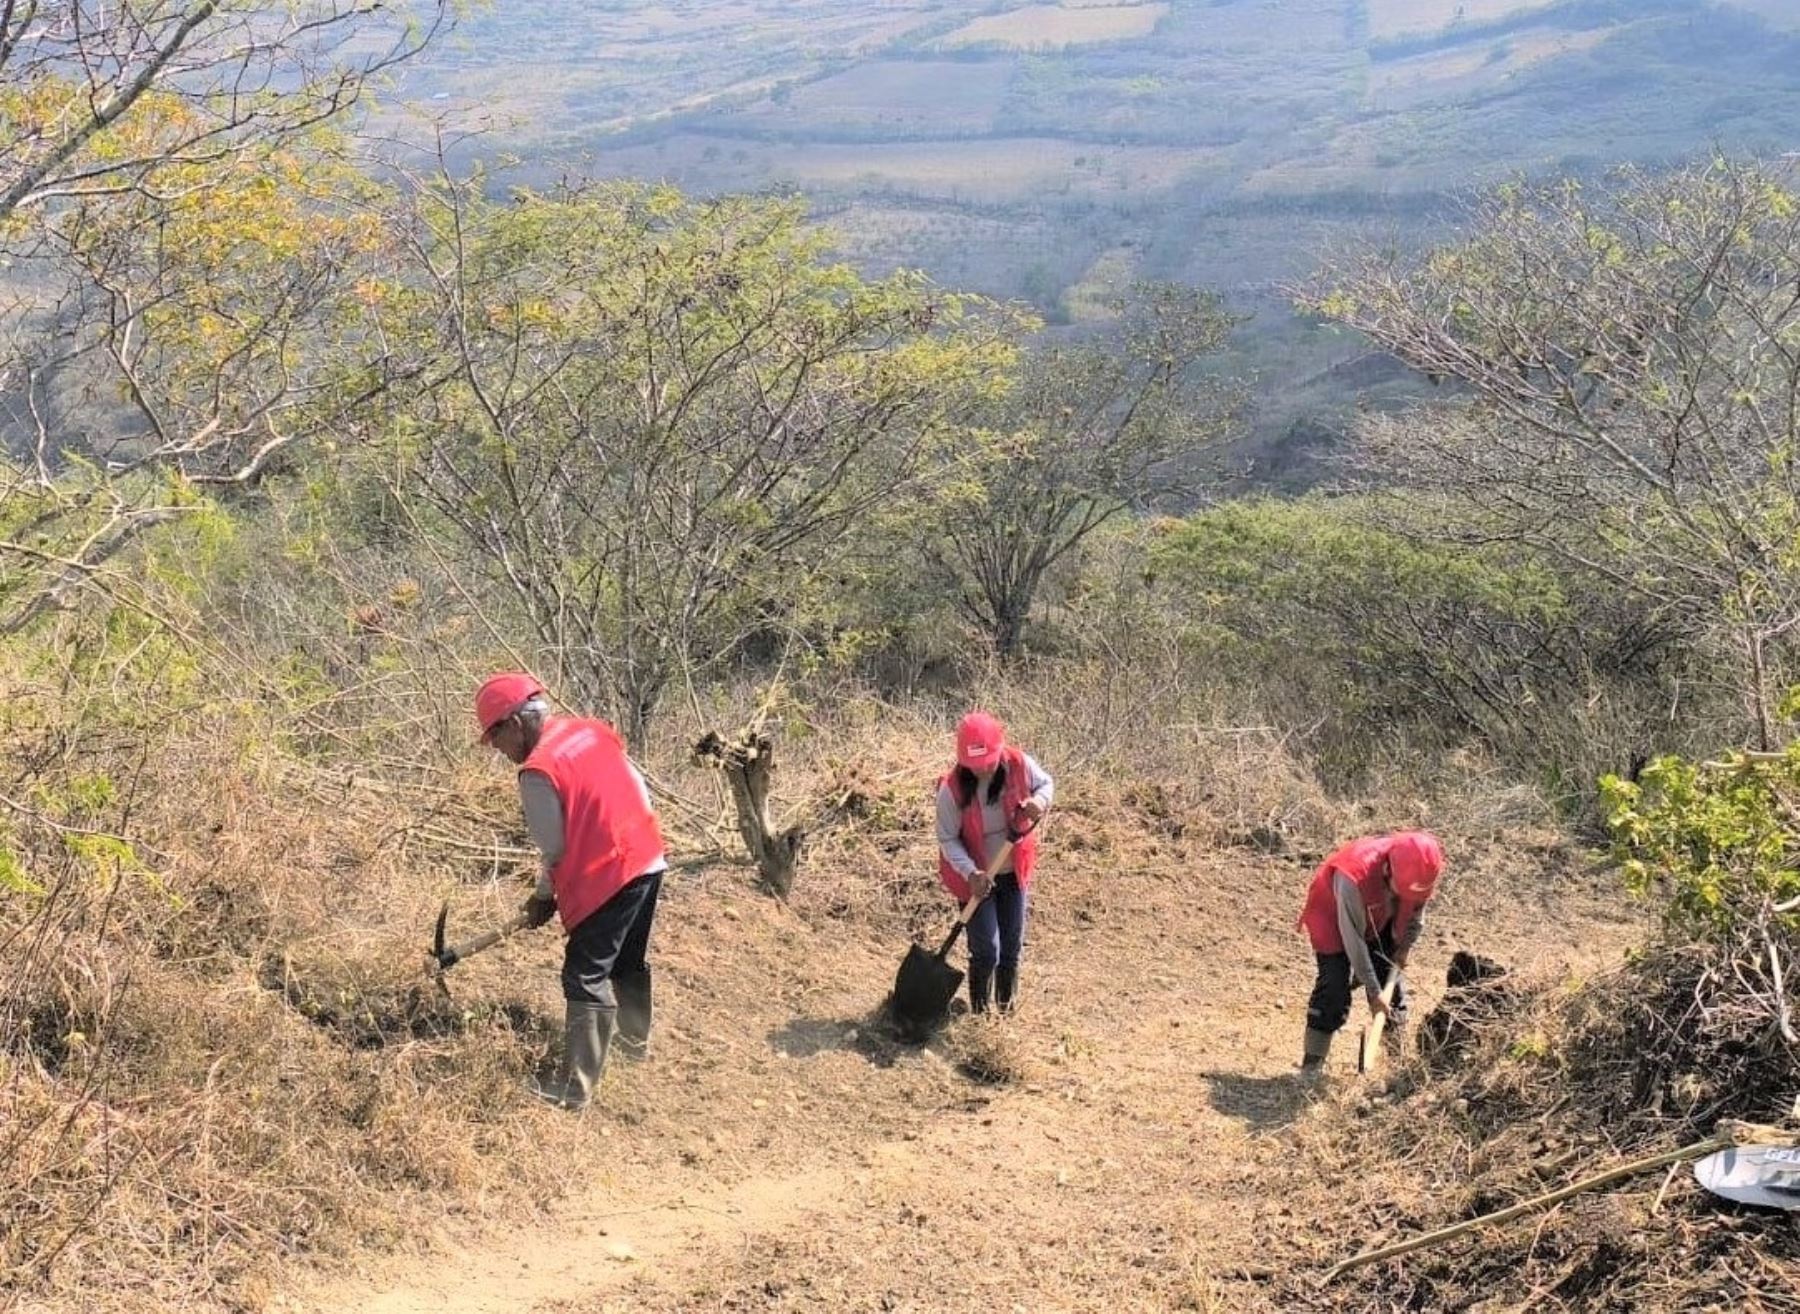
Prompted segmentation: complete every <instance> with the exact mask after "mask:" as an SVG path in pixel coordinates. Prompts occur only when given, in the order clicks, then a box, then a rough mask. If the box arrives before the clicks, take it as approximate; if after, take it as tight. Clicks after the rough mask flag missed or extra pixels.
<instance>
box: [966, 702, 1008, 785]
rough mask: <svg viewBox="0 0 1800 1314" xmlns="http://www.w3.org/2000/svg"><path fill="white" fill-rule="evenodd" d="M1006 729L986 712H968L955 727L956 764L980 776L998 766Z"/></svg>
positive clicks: (1004, 744)
mask: <svg viewBox="0 0 1800 1314" xmlns="http://www.w3.org/2000/svg"><path fill="white" fill-rule="evenodd" d="M1005 747H1006V727H1005V726H1003V725H1001V724H1000V722H999V721H998V720H997V719H995V718H994V717H992V716H990V715H989V714H988V713H986V712H970V713H969V714H968V715H967V716H965V717H963V719H962V722H961V724H959V725H958V726H957V727H956V762H957V765H958V766H962V767H967V768H968V769H969V770H970V771H973V772H975V773H976V774H978V775H979V774H980V773H981V772H984V771H992V770H993V769H994V768H995V767H997V766H999V765H1000V753H1001V750H1002V749H1004V748H1005Z"/></svg>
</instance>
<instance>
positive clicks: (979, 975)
mask: <svg viewBox="0 0 1800 1314" xmlns="http://www.w3.org/2000/svg"><path fill="white" fill-rule="evenodd" d="M993 988H994V969H993V968H991V967H977V966H975V964H973V963H970V964H969V1011H970V1012H971V1013H985V1012H987V1011H988V999H989V997H990V996H991V995H992V993H993Z"/></svg>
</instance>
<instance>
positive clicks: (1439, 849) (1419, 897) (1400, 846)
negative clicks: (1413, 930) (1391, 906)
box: [1388, 830, 1444, 903]
mask: <svg viewBox="0 0 1800 1314" xmlns="http://www.w3.org/2000/svg"><path fill="white" fill-rule="evenodd" d="M1388 865H1389V867H1390V868H1391V869H1392V871H1393V873H1394V892H1395V893H1396V894H1398V895H1399V896H1400V897H1401V898H1402V899H1404V900H1405V901H1406V902H1407V903H1425V902H1426V901H1427V900H1429V899H1430V898H1431V896H1432V894H1433V893H1435V892H1436V890H1437V883H1438V877H1439V876H1440V875H1441V874H1442V873H1443V870H1444V846H1443V845H1441V844H1439V843H1438V839H1437V836H1436V835H1433V834H1431V833H1430V832H1429V831H1423V830H1409V831H1403V832H1401V833H1400V834H1398V835H1396V836H1394V839H1393V843H1392V844H1391V845H1390V846H1389V848H1388Z"/></svg>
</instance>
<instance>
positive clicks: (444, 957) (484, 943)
mask: <svg viewBox="0 0 1800 1314" xmlns="http://www.w3.org/2000/svg"><path fill="white" fill-rule="evenodd" d="M449 916H450V905H449V904H448V903H446V904H445V905H444V906H443V908H442V909H440V910H439V912H438V917H437V932H436V933H435V934H434V935H433V936H432V937H431V957H432V961H433V963H434V964H435V966H436V969H437V974H438V976H439V977H440V978H441V977H442V976H443V974H444V973H445V972H448V971H449V970H450V969H451V968H452V967H455V966H456V965H457V964H458V963H460V962H461V961H462V960H463V959H465V958H467V957H468V956H469V955H470V954H478V953H480V952H481V951H482V950H483V949H491V948H493V947H494V946H495V945H497V944H499V943H500V942H501V941H502V940H504V939H506V937H507V936H509V935H511V934H513V932H515V931H522V930H524V929H525V927H526V925H527V918H526V916H525V914H524V913H522V912H521V913H518V914H516V915H515V916H514V917H513V918H512V919H511V920H510V921H508V922H507V923H506V924H505V925H504V926H501V927H499V928H498V929H497V930H492V931H486V932H484V933H483V934H481V935H478V936H476V937H475V938H474V939H473V940H467V941H464V942H463V943H462V944H453V945H445V943H444V922H445V921H446V920H447V919H448V918H449Z"/></svg>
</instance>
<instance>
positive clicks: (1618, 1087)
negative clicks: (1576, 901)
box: [1272, 934, 1800, 1311]
mask: <svg viewBox="0 0 1800 1314" xmlns="http://www.w3.org/2000/svg"><path fill="white" fill-rule="evenodd" d="M1781 938H1782V946H1781V947H1782V949H1784V950H1785V951H1786V953H1788V954H1791V953H1792V952H1794V950H1795V949H1796V947H1797V946H1796V945H1795V943H1794V940H1795V937H1794V936H1793V935H1792V934H1787V935H1785V936H1783V937H1781ZM1766 949H1767V945H1766V943H1752V942H1751V941H1750V940H1748V939H1746V940H1744V941H1742V942H1740V943H1738V944H1736V945H1735V946H1731V947H1727V948H1713V949H1702V948H1699V947H1696V946H1689V945H1665V946H1664V947H1661V948H1658V949H1655V950H1653V951H1652V952H1650V953H1649V954H1648V955H1646V956H1643V957H1641V958H1640V959H1639V960H1637V961H1635V962H1632V963H1630V964H1629V965H1627V966H1626V967H1624V968H1622V969H1619V970H1617V971H1616V972H1614V973H1612V974H1609V975H1607V976H1605V977H1602V978H1600V979H1598V980H1595V981H1592V982H1588V983H1585V984H1579V985H1577V986H1575V987H1573V988H1570V987H1567V986H1562V985H1546V984H1544V983H1543V982H1538V983H1537V984H1536V985H1534V986H1531V987H1529V988H1527V987H1525V986H1524V985H1521V984H1520V983H1517V982H1515V981H1513V980H1511V979H1510V978H1501V979H1500V980H1499V981H1497V982H1481V983H1478V984H1476V985H1474V986H1472V987H1466V988H1465V991H1464V992H1463V993H1464V1005H1463V1008H1462V1010H1461V1016H1460V1018H1459V1019H1458V1020H1459V1021H1460V1022H1461V1023H1462V1024H1463V1025H1464V1026H1466V1027H1468V1028H1469V1030H1468V1031H1467V1032H1466V1033H1465V1036H1466V1044H1465V1045H1464V1046H1461V1047H1457V1046H1453V1047H1451V1049H1450V1050H1449V1051H1447V1052H1445V1051H1440V1052H1439V1053H1438V1054H1437V1055H1436V1056H1435V1058H1433V1059H1432V1060H1431V1062H1430V1063H1429V1064H1415V1065H1413V1066H1412V1067H1411V1068H1409V1069H1408V1070H1407V1071H1406V1072H1405V1073H1403V1074H1402V1075H1401V1076H1400V1077H1399V1079H1398V1080H1397V1081H1396V1082H1395V1083H1394V1085H1393V1087H1392V1088H1391V1089H1390V1090H1389V1091H1388V1092H1386V1093H1385V1094H1382V1095H1377V1096H1376V1097H1375V1098H1374V1100H1373V1102H1372V1103H1371V1102H1369V1101H1367V1100H1352V1101H1348V1102H1345V1103H1343V1104H1342V1105H1340V1106H1338V1107H1336V1108H1334V1109H1332V1110H1330V1111H1328V1112H1327V1113H1326V1114H1325V1115H1324V1116H1322V1117H1321V1118H1319V1119H1317V1120H1315V1121H1313V1122H1311V1123H1309V1124H1308V1125H1307V1126H1306V1127H1305V1128H1303V1130H1302V1131H1301V1133H1300V1135H1301V1144H1302V1148H1303V1150H1304V1151H1305V1159H1304V1162H1305V1164H1306V1172H1305V1177H1304V1179H1303V1180H1302V1181H1299V1182H1296V1183H1295V1184H1294V1189H1295V1190H1296V1191H1297V1192H1301V1193H1303V1195H1304V1198H1305V1199H1306V1200H1307V1202H1308V1207H1307V1208H1306V1209H1305V1210H1304V1212H1310V1213H1316V1214H1317V1216H1318V1219H1319V1222H1318V1226H1317V1227H1316V1229H1314V1230H1313V1232H1312V1235H1313V1237H1314V1241H1313V1244H1312V1245H1311V1246H1310V1247H1309V1248H1308V1249H1307V1250H1306V1251H1305V1252H1304V1253H1302V1254H1300V1255H1298V1256H1297V1257H1296V1258H1297V1261H1298V1262H1296V1263H1294V1264H1292V1265H1291V1267H1290V1269H1289V1276H1288V1280H1286V1281H1284V1283H1283V1284H1282V1288H1281V1291H1280V1296H1281V1298H1282V1302H1283V1307H1284V1308H1293V1309H1316V1310H1326V1309H1341V1308H1344V1307H1345V1305H1344V1301H1345V1299H1346V1296H1347V1294H1350V1293H1353V1296H1354V1302H1355V1307H1356V1308H1368V1309H1451V1308H1454V1309H1471V1310H1499V1309H1515V1308H1524V1307H1526V1306H1525V1304H1524V1303H1522V1302H1529V1307H1530V1308H1533V1309H1545V1310H1558V1309H1567V1310H1577V1309H1579V1310H1598V1311H1608V1310H1618V1311H1626V1310H1654V1311H1690V1310H1691V1311H1699V1310H1719V1309H1726V1308H1732V1309H1758V1308H1768V1309H1779V1308H1788V1307H1789V1306H1790V1305H1791V1303H1792V1300H1793V1294H1794V1287H1793V1273H1794V1272H1795V1271H1796V1269H1795V1267H1794V1266H1795V1265H1796V1264H1800V1234H1796V1233H1795V1231H1794V1229H1793V1227H1792V1226H1791V1222H1790V1220H1789V1218H1788V1216H1787V1215H1783V1214H1772V1213H1768V1212H1763V1211H1756V1210H1749V1209H1742V1208H1739V1207H1736V1206H1733V1205H1730V1204H1727V1203H1725V1202H1723V1201H1720V1200H1717V1199H1715V1198H1714V1197H1712V1196H1710V1195H1707V1194H1706V1193H1705V1192H1703V1191H1702V1190H1700V1188H1698V1186H1697V1185H1696V1184H1695V1183H1694V1182H1693V1180H1692V1176H1691V1174H1690V1173H1689V1172H1688V1171H1687V1170H1686V1169H1685V1168H1682V1169H1678V1170H1674V1171H1672V1172H1670V1173H1668V1174H1667V1175H1664V1174H1660V1173H1659V1174H1650V1175H1649V1176H1648V1177H1647V1178H1645V1179H1642V1180H1636V1181H1627V1182H1625V1183H1623V1184H1620V1185H1616V1186H1613V1187H1610V1188H1607V1189H1605V1190H1603V1191H1599V1192H1595V1193H1592V1194H1588V1195H1582V1196H1577V1197H1575V1198H1574V1199H1572V1200H1571V1201H1569V1202H1568V1203H1566V1204H1563V1205H1561V1206H1559V1207H1558V1208H1556V1209H1555V1210H1554V1211H1551V1212H1547V1213H1541V1214H1532V1215H1528V1216H1527V1217H1525V1218H1523V1219H1520V1220H1516V1221H1514V1222H1512V1223H1510V1224H1507V1225H1505V1226H1503V1227H1498V1228H1489V1229H1484V1230H1479V1231H1477V1232H1476V1233H1474V1234H1473V1235H1469V1236H1465V1237H1461V1238H1458V1239H1456V1240H1453V1241H1450V1242H1447V1243H1445V1244H1443V1245H1442V1246H1440V1247H1437V1248H1434V1249H1429V1250H1425V1251H1421V1252H1417V1253H1415V1254H1413V1255H1411V1256H1408V1257H1407V1258H1405V1259H1403V1260H1398V1261H1393V1262H1390V1263H1387V1264H1382V1265H1378V1266H1374V1267H1370V1268H1368V1269H1364V1270H1359V1271H1356V1272H1355V1273H1352V1274H1350V1275H1347V1276H1346V1277H1344V1278H1343V1279H1341V1280H1340V1281H1339V1283H1337V1284H1336V1285H1335V1286H1333V1287H1331V1288H1328V1289H1325V1290H1323V1291H1321V1290H1320V1289H1318V1288H1317V1287H1316V1286H1314V1285H1313V1281H1312V1280H1313V1279H1314V1278H1315V1277H1316V1275H1317V1273H1318V1271H1319V1269H1320V1268H1322V1267H1326V1266H1329V1264H1330V1263H1332V1262H1335V1261H1336V1260H1338V1259H1343V1258H1347V1257H1348V1256H1350V1255H1352V1254H1354V1253H1357V1252H1358V1251H1361V1250H1364V1249H1367V1248H1371V1247H1373V1246H1375V1245H1378V1244H1381V1243H1384V1242H1388V1241H1395V1240H1399V1239H1403V1238H1405V1237H1408V1236H1412V1235H1414V1234H1417V1233H1420V1232H1424V1231H1427V1230H1431V1229H1433V1228H1437V1227H1441V1226H1445V1225H1448V1224H1450V1223H1453V1222H1457V1221H1460V1220H1462V1219H1464V1218H1470V1217H1474V1216H1476V1215H1479V1214H1482V1213H1486V1212H1490V1211H1492V1210H1495V1209H1499V1208H1503V1207H1505V1206H1507V1205H1509V1204H1512V1203H1514V1202H1516V1201H1519V1200H1522V1199H1526V1198H1529V1197H1531V1196H1535V1195H1539V1194H1542V1193H1544V1192H1547V1191H1550V1190H1554V1189H1556V1188H1557V1187H1559V1186H1562V1185H1565V1184H1567V1183H1570V1182H1573V1181H1576V1180H1579V1179H1581V1178H1583V1177H1586V1176H1589V1175H1592V1174H1594V1173H1597V1172H1602V1171H1605V1170H1606V1169H1608V1168H1611V1167H1614V1166H1616V1165H1618V1164H1620V1163H1623V1162H1627V1161H1629V1160H1632V1159H1636V1158H1640V1157H1647V1156H1650V1155H1653V1154H1657V1153H1660V1152H1662V1151H1665V1150H1669V1149H1674V1148H1676V1147H1679V1146H1682V1145H1685V1144H1691V1143H1694V1142H1696V1141H1699V1140H1703V1139H1705V1138H1706V1137H1708V1136H1710V1135H1711V1134H1712V1133H1713V1132H1714V1130H1715V1128H1716V1126H1717V1124H1718V1123H1719V1122H1721V1121H1723V1120H1743V1121H1749V1122H1756V1123H1765V1124H1779V1123H1780V1122H1781V1121H1782V1120H1783V1119H1784V1117H1786V1116H1787V1114H1788V1113H1789V1111H1790V1109H1791V1107H1792V1104H1793V1099H1794V1095H1795V1093H1796V1091H1800V1045H1796V1044H1795V1043H1794V1042H1793V1041H1790V1040H1788V1039H1786V1037H1785V1036H1784V1035H1783V1032H1782V1029H1781V1020H1780V1019H1781V1013H1782V1009H1783V1007H1784V1005H1783V1003H1782V1001H1781V993H1780V992H1779V991H1777V990H1776V988H1775V983H1774V981H1773V979H1772V977H1771V975H1770V974H1769V973H1767V972H1766V970H1765V969H1764V967H1759V961H1760V962H1761V963H1762V964H1764V965H1766V963H1767V961H1768V959H1767V953H1766ZM1787 991H1788V1000H1787V1004H1786V1005H1785V1007H1787V1008H1790V1009H1791V1008H1793V1007H1795V1006H1796V1005H1797V1004H1800V999H1797V998H1796V997H1795V996H1794V994H1793V987H1792V985H1791V983H1789V984H1788V985H1787ZM1456 993H1457V992H1455V991H1453V992H1451V994H1452V995H1454V994H1456ZM1431 1029H1432V1028H1431V1027H1430V1026H1429V1025H1428V1026H1427V1028H1426V1030H1427V1032H1430V1031H1431ZM1459 1048H1460V1049H1461V1050H1462V1052H1460V1053H1459V1052H1457V1051H1458V1049H1459ZM1796 1137H1797V1139H1800V1132H1797V1133H1796ZM1372 1222H1373V1224H1374V1226H1373V1228H1372V1227H1371V1223H1372ZM1272 1244H1283V1245H1284V1246H1285V1248H1286V1249H1288V1250H1289V1251H1290V1252H1291V1251H1292V1249H1293V1245H1292V1241H1291V1239H1288V1240H1287V1241H1285V1242H1276V1241H1274V1240H1273V1239H1272ZM1473 1293H1479V1297H1476V1296H1475V1295H1474V1294H1473Z"/></svg>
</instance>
